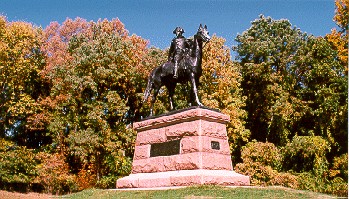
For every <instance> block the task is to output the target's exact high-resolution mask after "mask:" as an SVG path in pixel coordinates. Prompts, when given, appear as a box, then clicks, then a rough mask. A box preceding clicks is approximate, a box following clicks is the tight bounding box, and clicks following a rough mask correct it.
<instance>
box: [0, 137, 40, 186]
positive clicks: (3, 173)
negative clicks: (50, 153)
mask: <svg viewBox="0 0 349 199" xmlns="http://www.w3.org/2000/svg"><path fill="white" fill-rule="evenodd" d="M37 164H38V160H37V159H36V158H35V153H33V150H30V149H27V148H26V147H22V146H16V145H15V144H14V143H13V142H9V141H6V140H5V139H3V138H0V188H1V189H7V190H16V191H27V189H29V188H30V186H31V184H32V183H33V182H34V179H35V177H36V176H37V171H36V165H37Z"/></svg>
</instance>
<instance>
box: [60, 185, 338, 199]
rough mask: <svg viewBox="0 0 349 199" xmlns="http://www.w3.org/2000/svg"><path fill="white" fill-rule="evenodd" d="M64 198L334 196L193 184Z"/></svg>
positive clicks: (91, 192) (95, 191)
mask: <svg viewBox="0 0 349 199" xmlns="http://www.w3.org/2000/svg"><path fill="white" fill-rule="evenodd" d="M63 197H64V198H72V199H74V198H77V199H78V198H79V199H80V198H125V199H133V198H136V199H141V198H159V199H160V198H161V199H163V198H186V199H199V198H200V199H201V198H251V199H252V198H253V199H255V198H334V197H332V196H330V195H324V194H320V193H314V192H311V191H299V190H293V189H288V188H281V187H268V188H258V187H253V188H251V187H250V188H244V187H236V188H229V187H220V186H193V187H186V188H180V189H172V190H146V191H143V190H142V191H139V190H137V191H135V190H130V191H120V190H102V189H89V190H84V191H82V192H79V193H74V194H70V195H66V196H63Z"/></svg>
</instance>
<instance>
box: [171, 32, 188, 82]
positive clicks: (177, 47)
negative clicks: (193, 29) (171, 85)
mask: <svg viewBox="0 0 349 199" xmlns="http://www.w3.org/2000/svg"><path fill="white" fill-rule="evenodd" d="M183 33H184V30H183V28H181V27H176V29H174V31H173V34H176V37H175V38H174V39H172V42H171V47H170V52H169V55H168V61H172V60H173V62H174V74H173V78H175V79H176V78H178V63H179V61H180V60H181V59H182V58H183V56H184V53H185V49H186V48H187V47H188V44H187V42H186V39H185V37H184V36H183V35H182V34H183Z"/></svg>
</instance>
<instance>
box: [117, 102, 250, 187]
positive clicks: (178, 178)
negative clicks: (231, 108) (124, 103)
mask: <svg viewBox="0 0 349 199" xmlns="http://www.w3.org/2000/svg"><path fill="white" fill-rule="evenodd" d="M228 121H229V116H227V115H224V114H222V113H220V112H218V111H214V110H211V109H206V108H202V107H191V108H188V109H184V110H180V111H175V112H170V113H168V114H166V115H162V116H159V117H154V118H149V119H146V120H143V121H141V122H137V123H134V125H133V128H134V129H135V130H136V131H137V139H136V145H135V153H134V157H133V164H132V173H131V174H130V175H129V176H127V177H124V178H121V179H119V180H118V181H117V183H116V185H117V188H150V187H169V186H187V185H200V184H215V185H250V180H249V177H248V176H244V175H241V174H238V173H235V172H234V171H233V167H232V163H231V156H230V149H229V144H228V138H227V132H226V123H227V122H228Z"/></svg>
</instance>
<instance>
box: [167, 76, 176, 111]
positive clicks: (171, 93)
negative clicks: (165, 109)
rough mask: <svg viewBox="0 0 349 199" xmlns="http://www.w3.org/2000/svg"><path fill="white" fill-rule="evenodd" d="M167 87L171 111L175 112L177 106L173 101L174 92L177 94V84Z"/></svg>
mask: <svg viewBox="0 0 349 199" xmlns="http://www.w3.org/2000/svg"><path fill="white" fill-rule="evenodd" d="M166 87H167V90H168V101H169V102H170V109H171V110H173V109H174V108H175V104H174V101H173V95H174V92H175V88H176V83H174V84H169V85H166Z"/></svg>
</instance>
